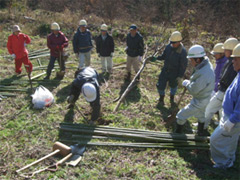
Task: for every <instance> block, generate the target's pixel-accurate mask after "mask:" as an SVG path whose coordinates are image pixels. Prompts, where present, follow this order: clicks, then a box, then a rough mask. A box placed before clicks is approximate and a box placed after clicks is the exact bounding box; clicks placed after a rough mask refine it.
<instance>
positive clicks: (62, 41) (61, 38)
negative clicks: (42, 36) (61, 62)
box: [47, 31, 68, 57]
mask: <svg viewBox="0 0 240 180" xmlns="http://www.w3.org/2000/svg"><path fill="white" fill-rule="evenodd" d="M62 45H63V46H64V47H67V46H68V39H67V38H66V36H65V35H64V34H63V33H62V32H61V31H59V33H58V35H57V36H56V35H55V34H54V33H51V34H49V35H48V37H47V46H48V48H49V49H50V52H51V56H53V57H59V51H58V50H57V49H56V47H57V46H62Z"/></svg>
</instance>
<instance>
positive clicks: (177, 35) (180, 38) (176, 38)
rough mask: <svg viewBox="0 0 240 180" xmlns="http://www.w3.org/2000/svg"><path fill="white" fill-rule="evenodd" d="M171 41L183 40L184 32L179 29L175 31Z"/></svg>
mask: <svg viewBox="0 0 240 180" xmlns="http://www.w3.org/2000/svg"><path fill="white" fill-rule="evenodd" d="M169 41H171V42H179V41H182V34H181V33H180V32H179V31H174V32H173V33H172V34H171V36H170V38H169Z"/></svg>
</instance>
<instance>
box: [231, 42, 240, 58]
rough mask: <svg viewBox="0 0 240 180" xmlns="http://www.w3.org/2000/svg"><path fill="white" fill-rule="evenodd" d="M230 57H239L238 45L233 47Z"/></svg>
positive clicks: (239, 49) (239, 48) (239, 47)
mask: <svg viewBox="0 0 240 180" xmlns="http://www.w3.org/2000/svg"><path fill="white" fill-rule="evenodd" d="M231 57H240V43H239V44H237V45H236V46H235V48H234V49H233V53H232V55H231Z"/></svg>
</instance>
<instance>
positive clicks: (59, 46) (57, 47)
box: [56, 45, 64, 51]
mask: <svg viewBox="0 0 240 180" xmlns="http://www.w3.org/2000/svg"><path fill="white" fill-rule="evenodd" d="M63 48H64V45H57V46H56V49H57V50H60V51H61V50H63Z"/></svg>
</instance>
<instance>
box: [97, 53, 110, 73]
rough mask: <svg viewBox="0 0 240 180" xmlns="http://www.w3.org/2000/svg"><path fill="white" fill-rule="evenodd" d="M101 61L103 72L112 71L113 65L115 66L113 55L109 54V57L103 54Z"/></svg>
mask: <svg viewBox="0 0 240 180" xmlns="http://www.w3.org/2000/svg"><path fill="white" fill-rule="evenodd" d="M100 58H101V62H102V72H109V73H111V72H112V66H113V61H112V57H110V56H107V57H103V56H101V57H100Z"/></svg>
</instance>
